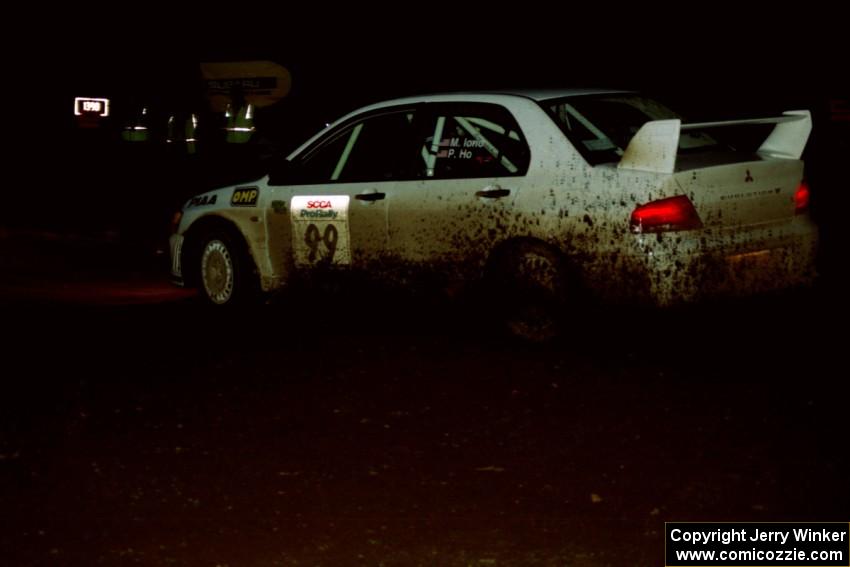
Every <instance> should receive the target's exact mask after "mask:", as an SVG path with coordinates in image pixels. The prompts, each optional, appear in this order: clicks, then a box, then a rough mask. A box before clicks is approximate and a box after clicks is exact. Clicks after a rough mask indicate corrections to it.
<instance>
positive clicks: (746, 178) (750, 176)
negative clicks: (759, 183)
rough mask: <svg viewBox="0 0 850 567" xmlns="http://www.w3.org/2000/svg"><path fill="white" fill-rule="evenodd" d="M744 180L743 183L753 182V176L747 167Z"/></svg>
mask: <svg viewBox="0 0 850 567" xmlns="http://www.w3.org/2000/svg"><path fill="white" fill-rule="evenodd" d="M744 182H745V183H752V182H753V176H752V175H750V170H749V169H748V170H747V176H746V177H745V178H744Z"/></svg>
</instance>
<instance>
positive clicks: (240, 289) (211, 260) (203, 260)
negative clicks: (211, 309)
mask: <svg viewBox="0 0 850 567" xmlns="http://www.w3.org/2000/svg"><path fill="white" fill-rule="evenodd" d="M197 262H198V264H197V265H198V287H199V289H200V292H201V295H202V296H203V298H204V299H205V300H206V301H207V303H210V304H212V305H215V306H219V307H227V306H232V305H237V304H242V303H246V302H248V301H249V300H250V299H251V298H253V297H255V296H256V294H257V289H258V282H257V276H256V274H255V272H254V269H253V262H252V261H251V258H250V256H249V255H248V252H247V250H245V245H244V243H243V242H240V241H239V240H238V238H236V237H234V236H231V235H230V234H228V233H225V232H220V231H216V232H211V233H209V234H207V235H206V236H205V237H204V238H202V239H201V244H200V249H199V254H198V256H197Z"/></svg>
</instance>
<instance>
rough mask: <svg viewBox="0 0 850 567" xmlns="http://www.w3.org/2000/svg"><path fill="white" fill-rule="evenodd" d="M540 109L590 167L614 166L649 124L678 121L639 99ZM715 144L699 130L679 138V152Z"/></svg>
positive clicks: (590, 99) (572, 101)
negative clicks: (669, 120) (600, 165)
mask: <svg viewBox="0 0 850 567" xmlns="http://www.w3.org/2000/svg"><path fill="white" fill-rule="evenodd" d="M541 104H542V106H543V108H544V110H546V111H547V112H548V113H549V114H550V115H551V116H552V118H553V119H554V120H555V122H557V123H558V126H560V128H561V130H563V131H564V134H566V135H567V138H569V139H570V141H571V142H572V143H573V145H574V146H576V148H577V149H578V150H579V152H581V154H582V155H583V156H584V158H585V159H586V160H587V161H588V163H590V164H591V165H596V164H600V163H608V162H616V161H619V160H620V157H621V156H622V155H623V151H624V150H625V149H626V147H627V146H628V145H629V140H631V139H632V136H634V135H635V133H636V132H637V131H638V130H640V127H641V126H643V125H644V124H645V123H646V122H649V121H650V120H666V119H671V118H679V119H681V117H680V116H679V115H678V114H676V113H675V112H673V111H672V110H670V109H669V108H667V107H666V106H664V105H663V104H661V103H659V102H657V101H655V100H652V99H650V98H646V97H642V96H639V95H632V94H626V95H621V94H618V95H602V96H600V95H593V96H574V97H569V98H561V99H553V100H547V101H543V102H542V103H541ZM718 146H719V144H718V142H717V141H716V140H715V139H714V138H712V137H711V136H709V135H708V134H706V133H705V132H702V131H700V130H686V131H684V132H682V133H681V134H680V136H679V151H680V152H686V151H699V150H704V149H716V148H717V147H718Z"/></svg>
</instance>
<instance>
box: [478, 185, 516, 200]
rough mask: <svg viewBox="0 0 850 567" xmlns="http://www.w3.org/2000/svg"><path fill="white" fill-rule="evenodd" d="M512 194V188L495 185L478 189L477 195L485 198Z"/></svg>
mask: <svg viewBox="0 0 850 567" xmlns="http://www.w3.org/2000/svg"><path fill="white" fill-rule="evenodd" d="M510 194H511V190H510V189H502V188H501V187H499V186H498V185H494V186H493V187H486V188H484V189H482V190H481V191H476V192H475V196H476V197H484V198H485V199H500V198H502V197H507V196H508V195H510Z"/></svg>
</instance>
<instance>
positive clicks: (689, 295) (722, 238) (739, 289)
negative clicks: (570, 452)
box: [588, 216, 818, 306]
mask: <svg viewBox="0 0 850 567" xmlns="http://www.w3.org/2000/svg"><path fill="white" fill-rule="evenodd" d="M630 237H631V238H632V242H631V243H630V245H629V251H630V252H629V253H628V254H625V255H617V256H615V257H612V256H609V257H608V258H607V259H603V260H602V261H601V264H602V266H601V267H597V269H595V270H594V273H595V274H596V275H597V277H599V276H600V275H602V277H604V278H605V279H606V280H607V283H605V284H602V285H600V282H599V281H598V280H597V281H595V282H590V283H589V284H588V285H589V286H591V288H592V289H599V290H601V292H602V294H603V295H607V296H608V297H607V298H606V299H617V300H624V299H625V300H627V301H629V302H638V303H650V304H654V305H659V306H670V305H677V304H681V303H689V302H694V301H700V300H702V299H707V298H713V297H723V296H747V295H755V294H759V293H764V292H769V291H778V290H783V289H788V288H793V287H799V286H806V285H810V284H812V283H813V281H814V279H815V277H816V266H815V260H816V255H817V245H818V231H817V227H816V226H815V225H814V224H813V223H812V222H811V220H810V219H809V218H808V217H805V216H801V217H798V218H795V219H793V220H792V221H791V222H788V223H784V224H783V225H782V226H776V225H771V226H765V227H759V228H750V229H748V230H746V231H740V230H739V231H735V232H733V231H727V232H726V233H724V232H723V231H717V232H715V233H712V232H711V231H709V230H701V231H698V232H697V231H694V232H670V233H663V234H635V235H630ZM603 274H604V275H603Z"/></svg>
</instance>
